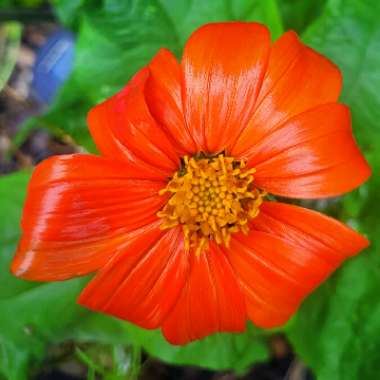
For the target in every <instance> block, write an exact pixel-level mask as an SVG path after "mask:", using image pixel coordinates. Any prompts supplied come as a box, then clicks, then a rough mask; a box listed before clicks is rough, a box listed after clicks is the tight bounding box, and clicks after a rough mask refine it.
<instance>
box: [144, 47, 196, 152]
mask: <svg viewBox="0 0 380 380" xmlns="http://www.w3.org/2000/svg"><path fill="white" fill-rule="evenodd" d="M148 67H149V71H150V76H149V78H148V81H147V84H146V86H145V96H146V101H147V104H148V106H149V110H150V112H151V113H152V115H153V116H154V118H155V119H156V121H157V122H158V123H159V124H160V126H161V128H162V129H163V130H164V131H165V132H166V134H167V135H168V137H169V138H170V141H172V143H173V146H174V148H175V149H176V151H177V153H178V154H179V155H181V156H184V155H185V154H192V153H195V152H196V145H195V143H194V140H193V138H192V137H191V135H190V132H189V130H188V128H187V125H186V122H185V119H184V115H183V106H182V95H181V84H182V71H181V66H180V65H179V63H178V62H177V59H176V58H175V57H174V55H173V54H172V53H171V52H170V51H169V50H167V49H161V50H160V51H159V52H158V53H157V54H156V55H155V57H154V58H153V59H152V61H151V62H150V63H149V65H148Z"/></svg>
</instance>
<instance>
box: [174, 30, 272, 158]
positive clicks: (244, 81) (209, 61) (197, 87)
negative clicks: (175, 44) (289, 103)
mask: <svg viewBox="0 0 380 380" xmlns="http://www.w3.org/2000/svg"><path fill="white" fill-rule="evenodd" d="M269 47H270V36H269V31H268V29H267V28H266V27H265V26H263V25H261V24H257V23H242V22H233V23H215V24H207V25H205V26H203V27H201V28H199V29H198V30H196V31H195V32H194V33H193V34H192V36H191V37H190V38H189V40H188V41H187V43H186V46H185V49H184V54H183V58H182V67H183V75H184V88H183V101H184V112H185V118H186V122H187V125H188V128H189V130H190V132H191V134H192V137H193V139H194V140H195V142H196V143H197V147H198V150H202V151H206V152H212V153H215V152H219V151H221V150H223V149H225V148H226V147H228V146H229V145H230V144H231V142H233V141H235V139H236V138H237V136H238V135H239V134H240V132H241V130H242V129H243V128H244V127H245V126H246V124H247V123H248V121H249V120H250V119H251V117H252V113H253V109H254V106H255V103H256V99H257V95H258V92H259V90H260V87H261V84H262V80H263V77H264V73H265V69H266V65H267V60H268V54H269Z"/></svg>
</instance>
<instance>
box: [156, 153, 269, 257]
mask: <svg viewBox="0 0 380 380" xmlns="http://www.w3.org/2000/svg"><path fill="white" fill-rule="evenodd" d="M254 172H255V169H247V168H245V162H244V161H243V160H235V159H234V158H233V157H226V156H224V155H223V154H219V155H218V156H211V157H209V156H206V155H204V154H199V155H197V156H195V157H191V158H189V157H187V156H185V157H184V158H183V160H182V166H181V168H180V170H179V171H178V172H176V173H175V174H174V176H173V178H172V179H171V180H170V181H169V183H168V185H167V186H166V187H165V189H162V190H161V191H160V195H163V194H165V193H171V194H172V195H171V197H170V198H169V200H168V202H167V203H166V205H165V206H164V208H163V209H162V210H161V211H160V212H159V213H158V216H159V217H160V218H162V219H163V223H162V224H161V228H162V229H167V228H172V227H175V226H177V225H181V226H182V229H183V233H184V235H185V249H186V250H187V251H189V250H190V248H193V249H194V250H195V253H196V254H197V255H199V254H200V253H201V252H202V251H203V249H205V248H207V246H208V241H209V240H214V241H215V242H216V243H218V244H224V245H225V246H227V247H228V245H229V241H230V238H231V233H234V232H238V231H242V232H243V233H248V230H249V227H248V221H249V220H250V219H252V218H254V217H256V216H257V215H258V213H259V206H260V204H261V203H262V200H263V197H264V196H265V193H264V192H263V191H261V190H259V189H257V188H255V187H254V186H253V173H254Z"/></svg>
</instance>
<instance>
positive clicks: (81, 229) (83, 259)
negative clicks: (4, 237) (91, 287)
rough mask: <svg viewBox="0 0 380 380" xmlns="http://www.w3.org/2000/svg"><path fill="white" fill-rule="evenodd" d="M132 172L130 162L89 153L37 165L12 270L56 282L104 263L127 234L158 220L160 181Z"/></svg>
mask: <svg viewBox="0 0 380 380" xmlns="http://www.w3.org/2000/svg"><path fill="white" fill-rule="evenodd" d="M134 174H136V173H134V172H133V170H131V171H129V170H128V164H125V163H119V162H113V161H110V160H109V159H106V158H101V157H97V156H91V155H68V156H57V157H53V158H50V159H48V160H46V161H44V162H42V163H41V164H40V165H38V166H37V168H36V169H35V171H34V173H33V176H32V178H31V180H30V183H29V187H28V194H27V198H26V202H25V206H24V211H23V217H22V222H21V227H22V231H23V234H22V237H21V240H20V243H19V246H18V249H17V252H16V256H15V258H14V260H13V263H12V272H13V273H14V274H15V275H16V276H18V277H22V278H25V279H30V280H37V281H55V280H63V279H67V278H71V277H74V276H80V275H84V274H87V273H90V272H93V271H95V270H97V269H99V268H100V267H102V266H103V265H104V264H105V263H106V262H107V261H108V259H109V258H110V257H111V256H112V255H113V254H115V253H116V252H117V251H118V250H119V249H121V247H122V246H123V245H124V244H125V243H126V241H128V239H131V232H133V231H135V230H137V229H139V228H142V227H144V226H146V225H149V224H151V223H154V222H157V221H158V218H157V216H156V213H157V211H158V210H159V209H160V208H161V207H162V205H163V204H164V202H165V198H164V197H161V196H159V195H158V191H159V190H160V189H161V188H162V186H163V184H162V183H161V182H158V181H150V180H146V179H136V178H133V175H134ZM141 174H142V173H140V175H141ZM132 235H133V234H132Z"/></svg>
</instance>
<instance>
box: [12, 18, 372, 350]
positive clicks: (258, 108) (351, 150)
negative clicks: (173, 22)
mask: <svg viewBox="0 0 380 380" xmlns="http://www.w3.org/2000/svg"><path fill="white" fill-rule="evenodd" d="M341 82H342V80H341V75H340V72H339V70H338V69H337V67H335V66H334V65H333V64H332V63H331V62H330V61H328V60H327V59H326V58H324V57H323V56H321V55H320V54H318V53H316V52H315V51H313V50H312V49H310V48H308V47H307V46H305V45H303V44H302V43H301V42H300V41H299V39H298V38H297V35H296V34H295V33H294V32H287V33H285V34H284V35H283V36H282V37H281V38H280V39H279V40H277V41H276V42H275V43H274V44H272V45H271V43H270V35H269V32H268V30H267V28H266V27H265V26H263V25H260V24H257V23H237V22H236V23H218V24H209V25H205V26H203V27H201V28H200V29H198V30H197V31H196V32H195V33H194V34H193V35H192V36H191V37H190V39H189V40H188V42H187V44H186V47H185V50H184V54H183V58H182V62H181V63H180V64H179V63H178V62H177V61H176V59H175V57H174V56H173V55H172V54H171V53H170V52H169V51H168V50H165V49H162V50H160V51H159V52H158V54H157V55H156V56H155V57H154V58H153V60H152V61H151V62H150V63H149V64H148V66H147V67H144V68H143V69H142V70H141V71H139V72H138V73H137V74H136V75H135V77H134V78H133V79H132V80H131V81H130V83H129V84H128V85H127V86H126V87H125V88H124V89H123V90H122V91H120V92H119V93H118V94H116V95H115V96H113V97H112V98H110V99H108V100H106V101H105V102H104V103H102V104H100V105H98V106H96V107H95V108H93V109H92V110H91V111H90V114H89V117H88V122H89V127H90V130H91V134H92V136H93V138H94V140H95V142H96V144H97V146H98V148H99V151H100V152H101V157H98V156H93V155H83V154H75V155H68V156H60V157H53V158H50V159H48V160H46V161H45V162H43V163H42V164H41V165H39V166H38V167H37V168H36V170H35V172H34V174H33V176H32V179H31V181H30V184H29V189H28V196H27V199H26V203H25V208H24V214H23V219H22V229H23V235H22V238H21V241H20V243H19V246H18V249H17V253H16V256H15V258H14V261H13V264H12V272H13V273H14V274H15V275H16V276H19V277H22V278H25V279H30V280H38V281H57V280H65V279H68V278H71V277H75V276H83V275H86V274H88V273H91V272H96V275H95V277H94V278H93V279H92V280H91V282H90V283H89V285H88V286H87V287H86V288H85V289H84V290H83V292H82V294H81V295H80V298H79V303H80V304H82V305H84V306H86V307H88V308H90V309H93V310H96V311H101V312H104V313H108V314H112V315H114V316H117V317H119V318H121V319H125V320H128V321H131V322H133V323H135V324H137V325H139V326H142V327H144V328H147V329H155V328H161V329H162V331H163V334H164V335H165V337H166V339H167V340H168V341H169V342H171V343H174V344H184V343H187V342H189V341H192V340H195V339H199V338H202V337H204V336H206V335H208V334H212V333H215V332H218V331H243V330H244V328H245V325H246V321H247V320H251V321H253V323H254V324H256V325H257V326H260V327H265V328H270V327H274V326H279V325H282V324H284V323H285V322H286V321H287V320H288V319H289V318H290V317H291V316H292V315H293V314H294V313H295V311H296V310H297V308H298V307H299V305H300V303H301V302H302V300H303V299H304V298H305V297H306V296H307V295H308V294H309V293H310V292H311V291H313V289H315V288H316V287H317V286H318V285H319V284H320V283H321V282H322V281H324V280H325V279H326V277H327V276H328V275H329V274H330V273H332V272H333V271H334V270H335V269H336V268H337V267H338V266H339V265H340V264H341V263H342V262H343V261H344V260H345V259H347V258H349V257H351V256H353V255H355V254H357V253H358V252H359V251H360V250H362V249H363V248H365V247H366V246H367V245H368V241H367V240H366V239H365V238H364V237H363V236H361V235H359V234H358V233H356V232H355V231H353V230H352V229H350V228H349V227H347V226H345V225H343V224H341V223H339V222H338V221H336V220H333V219H331V218H329V217H327V216H324V215H321V214H319V213H318V212H315V211H311V210H307V209H304V208H300V207H297V206H294V205H290V204H285V203H281V202H275V201H269V200H267V195H268V194H273V195H279V196H283V197H293V198H305V199H309V198H320V197H331V196H337V195H340V194H342V193H345V192H348V191H350V190H352V189H354V188H355V187H357V186H359V185H360V184H362V183H363V182H364V181H365V180H366V179H367V178H368V176H369V175H370V169H369V167H368V165H367V163H366V161H365V159H364V158H363V156H362V155H361V153H360V151H359V149H358V147H357V145H356V143H355V141H354V139H353V136H352V131H351V126H350V114H349V110H348V108H347V107H346V106H344V105H342V104H339V103H337V99H338V97H339V94H340V91H341Z"/></svg>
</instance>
